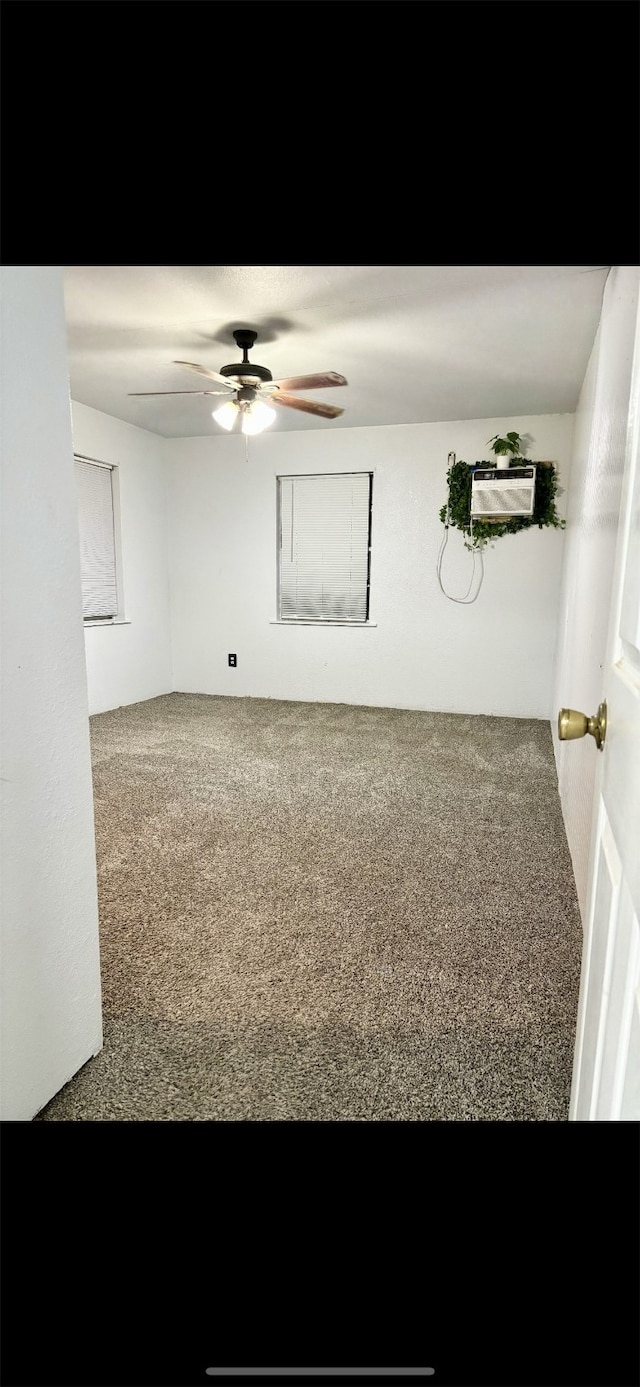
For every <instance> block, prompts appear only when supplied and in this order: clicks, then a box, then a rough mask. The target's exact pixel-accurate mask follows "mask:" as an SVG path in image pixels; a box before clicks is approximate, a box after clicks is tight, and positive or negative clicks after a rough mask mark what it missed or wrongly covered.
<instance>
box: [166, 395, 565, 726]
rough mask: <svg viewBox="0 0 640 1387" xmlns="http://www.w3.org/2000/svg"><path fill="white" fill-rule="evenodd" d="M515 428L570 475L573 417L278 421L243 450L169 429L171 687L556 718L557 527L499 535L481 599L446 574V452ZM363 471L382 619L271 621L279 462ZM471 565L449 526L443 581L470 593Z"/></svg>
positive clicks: (479, 447) (470, 456) (462, 454)
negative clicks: (282, 424) (281, 425)
mask: <svg viewBox="0 0 640 1387" xmlns="http://www.w3.org/2000/svg"><path fill="white" fill-rule="evenodd" d="M507 428H514V429H518V430H519V431H520V432H521V433H530V434H531V435H532V436H533V438H534V439H535V442H534V444H533V446H532V448H531V454H530V455H531V456H532V457H540V458H547V459H551V460H554V461H556V462H557V464H558V466H559V469H560V476H561V484H562V485H566V481H567V472H568V466H569V458H570V449H571V437H572V430H573V415H564V414H562V415H541V416H536V417H520V418H511V419H480V420H466V421H463V422H453V423H442V424H411V425H397V426H392V427H386V428H367V429H336V430H335V431H334V430H331V431H330V430H328V429H325V430H322V431H319V430H318V431H316V432H311V433H309V432H305V433H287V434H274V435H269V434H268V433H267V434H262V435H260V436H259V437H258V438H254V439H251V441H250V446H249V460H248V462H247V461H245V448H244V439H243V438H242V437H235V436H234V437H224V438H221V437H216V438H197V439H180V440H176V439H171V440H166V442H165V448H166V456H167V458H168V459H169V461H170V467H171V471H170V480H169V487H170V502H169V513H170V570H171V603H172V631H173V675H174V688H175V689H177V690H181V691H183V692H200V693H218V694H239V695H251V696H253V697H270V698H283V699H303V700H320V701H328V702H335V703H362V704H371V705H387V706H392V707H402V708H417V709H431V710H433V711H438V710H440V711H445V712H465V713H493V714H504V715H506V716H514V717H538V718H547V717H548V709H549V696H550V692H551V674H552V662H553V652H554V646H555V637H556V611H557V600H558V589H559V582H560V571H561V558H562V547H563V534H562V532H561V531H558V530H538V529H532V530H530V531H527V532H525V533H523V534H520V535H508V536H505V537H504V538H503V539H501V540H500V541H499V542H498V543H497V544H496V546H495V549H493V550H491V551H490V552H489V553H488V554H487V556H486V560H485V568H486V578H485V582H484V587H483V589H482V592H481V594H480V597H479V598H478V601H477V602H476V603H475V604H473V605H472V606H467V607H463V606H457V605H455V604H454V603H452V602H448V601H447V600H446V599H445V597H443V595H442V593H441V592H440V590H439V587H438V583H437V579H436V571H435V570H436V557H437V554H438V549H439V546H440V542H441V539H442V534H443V530H442V526H441V524H440V521H439V519H438V511H439V509H440V506H441V505H442V504H443V502H444V501H445V499H446V485H445V475H446V468H447V454H448V452H449V451H450V450H454V451H455V452H456V453H457V456H458V457H459V458H464V459H465V460H466V461H475V460H476V459H480V458H486V457H487V456H490V453H489V450H488V449H487V439H488V438H490V437H491V436H492V435H493V434H495V433H497V432H503V431H504V430H505V429H507ZM352 470H356V471H359V470H373V471H374V474H375V475H374V483H373V488H374V493H373V494H374V500H373V532H372V569H371V620H372V621H373V622H376V623H377V626H376V627H371V628H367V629H363V628H360V629H349V628H335V627H333V628H322V629H318V628H316V627H312V626H300V627H297V628H293V629H292V628H291V627H288V626H287V627H284V626H280V625H274V624H271V623H272V622H273V619H274V618H275V617H276V480H275V479H276V476H277V474H278V473H298V472H300V473H304V472H324V471H352ZM563 502H564V497H561V498H560V505H559V509H560V510H561V511H562V507H563ZM470 564H471V559H470V556H469V554H468V553H467V551H466V550H465V549H464V547H463V541H462V537H461V535H460V534H459V533H457V532H456V531H451V532H450V539H449V545H448V549H447V552H446V555H445V567H444V577H445V580H446V585H447V587H448V590H450V591H452V592H453V593H456V594H461V593H464V591H465V590H466V588H467V586H468V579H469V574H470ZM229 651H234V652H236V653H237V655H238V667H237V669H235V670H232V669H229V668H228V665H227V655H228V652H229Z"/></svg>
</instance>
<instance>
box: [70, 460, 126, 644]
mask: <svg viewBox="0 0 640 1387" xmlns="http://www.w3.org/2000/svg"><path fill="white" fill-rule="evenodd" d="M75 467H76V483H77V490H78V512H79V519H80V575H81V580H82V615H83V617H84V618H85V620H88V619H90V618H91V617H93V618H97V617H110V616H117V614H118V595H117V591H116V546H115V533H114V525H113V491H112V486H111V468H110V467H106V466H100V465H99V464H95V463H93V462H83V461H81V460H80V458H76V459H75Z"/></svg>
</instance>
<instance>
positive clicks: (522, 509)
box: [471, 463, 536, 520]
mask: <svg viewBox="0 0 640 1387" xmlns="http://www.w3.org/2000/svg"><path fill="white" fill-rule="evenodd" d="M535 494H536V469H535V464H534V463H528V464H527V465H526V467H508V468H507V467H504V468H496V467H486V468H485V467H477V468H476V470H475V472H474V473H473V475H472V478H471V515H472V517H474V518H475V519H476V520H496V519H497V518H498V517H503V516H511V517H513V516H517V515H533V503H534V499H535Z"/></svg>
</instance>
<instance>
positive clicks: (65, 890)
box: [0, 267, 102, 1121]
mask: <svg viewBox="0 0 640 1387" xmlns="http://www.w3.org/2000/svg"><path fill="white" fill-rule="evenodd" d="M1 282H2V425H1V439H2V630H3V651H2V709H1V717H2V772H1V774H2V780H1V782H0V789H1V792H2V794H1V799H2V847H1V861H2V878H1V884H2V1100H1V1101H2V1117H3V1119H5V1120H12V1121H15V1120H28V1119H30V1118H32V1117H33V1116H34V1114H35V1113H36V1112H37V1111H38V1110H39V1109H40V1108H41V1107H43V1106H44V1104H45V1103H47V1102H48V1101H49V1099H50V1098H51V1097H52V1096H53V1094H54V1093H55V1092H56V1091H57V1090H58V1089H59V1088H61V1087H62V1085H63V1084H64V1083H66V1081H67V1080H68V1079H70V1078H71V1076H72V1075H73V1074H74V1073H75V1071H76V1070H77V1069H79V1068H80V1066H81V1065H82V1064H84V1062H85V1061H86V1060H87V1059H89V1057H90V1056H91V1055H92V1054H95V1053H96V1052H97V1051H98V1050H99V1049H100V1046H101V1043H102V1031H101V1011H100V977H99V957H98V906H97V891H96V861H95V846H94V834H93V801H92V790H91V765H90V759H89V721H88V715H87V687H86V676H85V666H84V648H83V636H82V611H81V602H80V556H79V546H78V528H77V510H76V496H75V477H74V468H73V449H72V442H71V413H70V405H69V384H68V372H67V359H66V334H65V317H64V300H63V284H62V270H61V269H58V268H52V267H46V268H39V267H36V268H32V267H18V268H15V267H9V268H5V269H3V270H2V281H1Z"/></svg>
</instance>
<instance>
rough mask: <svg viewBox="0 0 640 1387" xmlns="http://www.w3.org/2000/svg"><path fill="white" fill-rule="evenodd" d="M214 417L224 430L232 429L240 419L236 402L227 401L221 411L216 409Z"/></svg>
mask: <svg viewBox="0 0 640 1387" xmlns="http://www.w3.org/2000/svg"><path fill="white" fill-rule="evenodd" d="M212 417H213V418H214V419H215V421H216V423H217V424H220V425H221V426H222V428H223V429H232V428H233V426H234V424H235V422H236V419H237V417H238V406H237V404H236V402H235V400H227V401H226V402H225V404H223V405H221V406H220V408H219V409H214V411H213V415H212Z"/></svg>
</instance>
